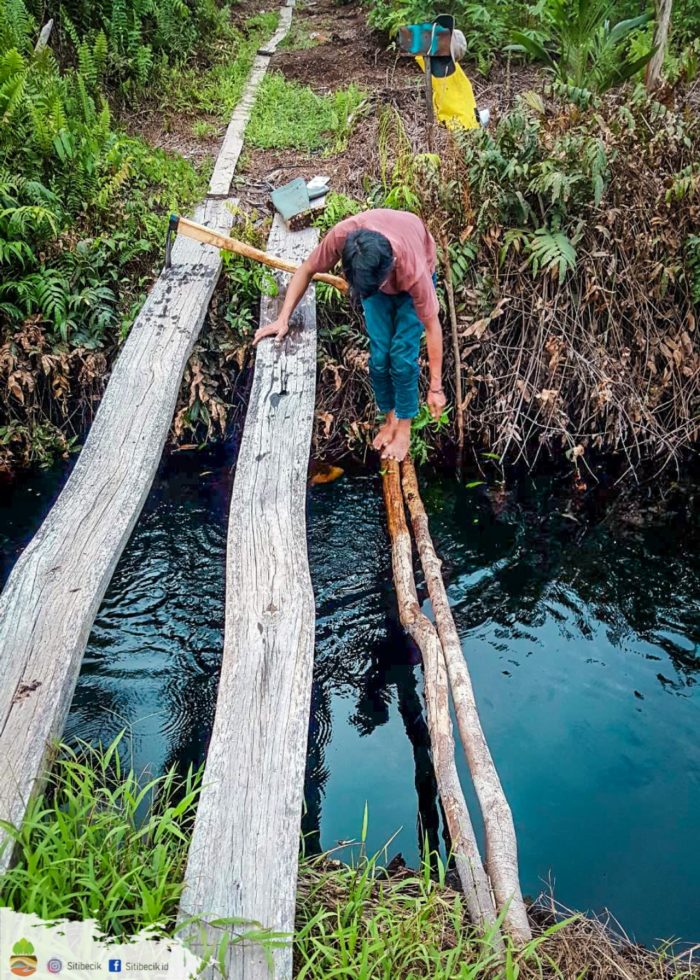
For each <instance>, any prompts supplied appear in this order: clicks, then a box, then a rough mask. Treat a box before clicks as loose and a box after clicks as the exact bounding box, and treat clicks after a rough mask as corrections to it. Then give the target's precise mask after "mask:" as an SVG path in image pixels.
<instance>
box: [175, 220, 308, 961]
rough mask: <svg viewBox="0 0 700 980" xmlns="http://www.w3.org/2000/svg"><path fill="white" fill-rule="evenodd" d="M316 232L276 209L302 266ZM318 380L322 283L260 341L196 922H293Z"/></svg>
mask: <svg viewBox="0 0 700 980" xmlns="http://www.w3.org/2000/svg"><path fill="white" fill-rule="evenodd" d="M316 240H317V232H316V231H315V230H314V229H306V230H304V231H299V232H288V231H286V230H285V228H284V225H283V222H282V220H281V218H279V217H277V218H276V220H275V223H274V224H273V228H272V232H271V234H270V240H269V243H268V248H269V250H270V251H271V252H274V253H275V254H277V255H281V256H283V257H285V258H289V259H292V260H294V261H296V262H300V261H302V260H303V259H304V258H305V257H306V255H307V254H308V252H309V251H310V250H311V248H312V247H313V245H314V244H315V243H316ZM278 276H280V277H281V278H280V281H284V280H286V279H288V277H287V276H284V275H283V274H280V273H278ZM278 304H279V298H278V299H274V300H273V299H264V300H263V303H262V309H261V323H269V322H270V321H271V320H273V319H274V317H275V316H276V312H277V309H278ZM315 379H316V314H315V300H314V295H313V288H312V289H310V290H309V291H308V293H307V294H306V296H305V298H304V300H303V302H302V304H301V305H300V307H299V308H298V310H297V313H296V314H295V320H294V321H293V322H292V326H291V329H290V333H289V334H288V336H287V337H286V338H285V340H284V341H283V342H282V344H278V343H277V342H276V341H275V340H273V339H269V340H264V341H262V342H261V344H260V345H259V347H258V352H257V357H256V364H255V377H254V381H253V386H252V391H251V394H250V402H249V406H248V414H247V416H246V423H245V430H244V433H243V440H242V443H241V449H240V454H239V457H238V463H237V465H236V477H235V481H234V486H233V495H232V499H231V513H230V523H229V531H228V555H227V573H226V576H227V577H226V626H225V638H224V658H223V666H222V672H221V681H220V684H219V694H218V701H217V708H216V717H215V721H214V729H213V733H212V737H211V743H210V746H209V752H208V756H207V765H206V772H205V776H204V790H203V793H202V797H201V799H200V802H199V807H198V811H197V818H196V823H195V828H194V835H193V838H192V844H191V846H190V853H189V861H188V865H187V874H186V879H185V881H186V887H185V893H184V896H183V901H182V906H181V911H182V917H183V918H188V917H189V916H192V915H196V916H201V917H203V918H206V919H214V918H218V917H231V916H237V917H242V918H245V919H247V920H255V921H257V922H259V923H261V924H262V925H263V926H264V927H266V928H272V929H274V930H276V931H282V932H285V933H291V932H292V930H293V925H294V905H295V893H296V877H297V858H298V849H299V828H300V820H301V810H302V792H303V781H304V768H305V759H306V741H307V729H308V722H309V705H310V697H311V676H312V668H313V651H314V620H315V610H314V599H313V592H312V589H311V581H310V576H309V567H308V560H307V550H306V519H305V498H306V481H307V469H308V459H309V449H310V444H311V430H312V423H313V414H314V395H315ZM215 935H216V933H215V931H214V930H212V931H211V934H210V936H211V938H212V939H213V938H214V937H215ZM194 945H198V944H197V943H196V942H195V943H194ZM274 958H275V974H274V975H275V978H276V980H284V978H288V977H291V975H292V955H291V948H285V949H281V950H276V951H275V952H274ZM227 976H230V977H235V978H236V980H262V978H268V977H269V976H270V973H269V970H268V967H267V964H266V961H265V957H264V955H263V953H262V951H261V949H260V947H259V946H254V945H236V946H233V947H231V948H230V950H229V955H228V970H227Z"/></svg>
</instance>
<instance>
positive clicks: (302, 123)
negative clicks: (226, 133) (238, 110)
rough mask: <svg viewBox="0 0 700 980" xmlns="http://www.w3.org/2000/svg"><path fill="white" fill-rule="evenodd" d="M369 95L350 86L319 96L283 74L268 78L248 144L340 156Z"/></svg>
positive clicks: (249, 126) (275, 73) (260, 147)
mask: <svg viewBox="0 0 700 980" xmlns="http://www.w3.org/2000/svg"><path fill="white" fill-rule="evenodd" d="M364 99H365V93H364V92H362V91H361V90H360V89H358V88H357V86H356V85H354V84H353V85H350V86H348V88H346V89H340V90H339V91H337V92H334V93H333V94H332V95H318V94H317V93H316V92H314V91H313V90H312V89H310V88H309V87H308V86H306V85H299V84H298V83H297V82H289V81H287V80H286V79H285V78H284V76H283V75H281V74H280V73H279V72H273V73H271V74H268V75H266V77H265V78H264V79H263V82H262V84H261V86H260V89H259V91H258V96H257V98H256V100H255V105H254V107H253V113H252V116H251V120H250V123H249V124H248V128H247V130H246V142H247V143H248V144H249V145H250V146H256V147H258V148H259V149H286V148H290V147H291V148H294V149H297V150H306V151H307V152H308V151H311V150H318V149H320V148H321V147H324V146H326V147H327V146H329V141H332V142H331V147H330V152H340V151H342V150H343V149H344V148H345V146H346V145H347V140H348V137H349V135H350V131H351V129H352V124H353V120H354V116H355V114H356V112H357V110H358V109H359V107H360V106H361V104H362V102H363V101H364Z"/></svg>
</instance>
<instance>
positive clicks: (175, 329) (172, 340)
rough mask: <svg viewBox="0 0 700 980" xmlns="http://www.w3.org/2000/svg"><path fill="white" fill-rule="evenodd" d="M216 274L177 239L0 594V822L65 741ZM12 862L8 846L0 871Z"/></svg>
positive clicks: (13, 813)
mask: <svg viewBox="0 0 700 980" xmlns="http://www.w3.org/2000/svg"><path fill="white" fill-rule="evenodd" d="M198 213H199V220H201V221H204V223H206V224H209V225H210V226H211V227H212V228H214V229H216V230H218V231H221V232H226V231H227V230H228V228H229V227H230V212H229V210H228V209H227V207H226V202H225V201H211V202H208V203H207V204H206V205H205V206H203V207H202V208H201V209H200V211H199V212H198ZM220 268H221V259H220V257H219V253H218V252H217V251H216V250H215V249H212V248H211V247H209V246H207V245H201V244H199V243H198V242H193V241H191V240H190V239H187V238H180V239H178V240H177V241H176V243H175V245H174V249H173V267H172V268H171V269H167V270H164V271H163V273H162V274H161V276H160V278H159V279H158V280H157V282H156V283H155V285H154V286H153V288H152V290H151V292H150V294H149V296H148V299H147V300H146V303H145V305H144V307H143V309H142V311H141V313H140V314H139V316H138V317H137V319H136V322H135V323H134V325H133V327H132V329H131V333H130V334H129V337H128V339H127V341H126V343H125V344H124V347H123V349H122V352H121V354H120V355H119V357H118V359H117V362H116V364H115V365H114V370H113V372H112V376H111V378H110V381H109V384H108V386H107V390H106V391H105V394H104V397H103V399H102V403H101V405H100V407H99V410H98V412H97V414H96V416H95V420H94V422H93V424H92V427H91V429H90V432H89V434H88V437H87V440H86V442H85V446H84V448H83V449H82V451H81V453H80V456H79V457H78V461H77V463H76V465H75V468H74V470H73V472H72V473H71V475H70V478H69V479H68V482H67V483H66V485H65V487H64V489H63V491H62V493H61V495H60V496H59V498H58V500H57V501H56V503H55V505H54V506H53V508H52V509H51V511H50V512H49V515H48V517H47V518H46V520H45V521H44V523H43V524H42V526H41V528H40V529H39V531H38V532H37V534H36V535H35V536H34V538H33V539H32V541H31V542H30V543H29V545H28V546H27V547H26V549H25V550H24V552H23V553H22V555H21V556H20V558H19V560H18V562H17V564H16V566H15V568H14V569H13V571H12V573H11V575H10V577H9V580H8V582H7V585H6V587H5V589H4V591H3V593H2V596H0V818H2V819H3V820H8V821H10V822H11V823H13V824H15V825H19V823H20V822H21V820H22V818H23V815H24V811H25V809H26V804H27V801H28V799H29V797H30V795H31V794H32V792H33V791H34V790H35V789H36V788H37V786H38V783H39V780H40V778H41V774H42V772H43V770H44V766H45V763H46V759H47V749H48V746H49V743H50V741H51V740H53V739H55V738H57V737H59V736H60V735H61V732H62V729H63V724H64V721H65V717H66V713H67V711H68V708H69V706H70V702H71V697H72V694H73V691H74V688H75V684H76V681H77V678H78V674H79V671H80V663H81V660H82V656H83V652H84V649H85V644H86V643H87V639H88V636H89V634H90V629H91V627H92V623H93V619H94V617H95V614H96V612H97V609H98V607H99V604H100V602H101V601H102V597H103V595H104V593H105V590H106V588H107V586H108V584H109V581H110V578H111V576H112V572H113V571H114V568H115V566H116V564H117V561H118V560H119V556H120V555H121V553H122V549H123V548H124V545H125V544H126V542H127V540H128V538H129V535H130V534H131V531H132V528H133V527H134V524H135V523H136V520H137V518H138V516H139V514H140V512H141V508H142V506H143V503H144V501H145V499H146V495H147V494H148V491H149V489H150V486H151V483H152V480H153V477H154V475H155V472H156V469H157V467H158V463H159V460H160V458H161V453H162V450H163V445H164V443H165V440H166V437H167V434H168V430H169V428H170V424H171V421H172V417H173V411H174V409H175V403H176V400H177V395H178V390H179V387H180V381H181V378H182V373H183V371H184V368H185V364H186V362H187V358H188V356H189V354H190V351H191V350H192V346H193V344H194V342H195V340H196V339H197V336H198V334H199V331H200V328H201V326H202V323H203V321H204V317H205V314H206V311H207V307H208V305H209V300H210V298H211V295H212V293H213V291H214V287H215V286H216V282H217V279H218V277H219V272H220ZM1 840H2V837H1V836H0V841H1ZM9 860H10V849H9V848H5V851H4V854H3V856H2V857H1V858H0V871H2V870H3V869H4V868H5V867H7V864H8V862H9Z"/></svg>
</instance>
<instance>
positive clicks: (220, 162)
mask: <svg viewBox="0 0 700 980" xmlns="http://www.w3.org/2000/svg"><path fill="white" fill-rule="evenodd" d="M291 23H292V7H291V6H284V7H280V19H279V25H278V27H277V30H276V31H275V33H274V34H273V35H272V37H271V38H270V40H269V41H268V42H267V44H266V45H265V46H264V47H263V48H261V49H260V51H259V52H258V54H257V56H256V58H255V61H254V62H253V68H252V70H251V73H250V75H249V76H248V81H247V82H246V87H245V91H244V92H243V95H242V96H241V99H240V102H239V103H238V105H237V106H236V109H235V111H234V113H233V115H232V116H231V121H230V122H229V124H228V128H227V130H226V135H225V136H224V142H223V145H222V147H221V150H220V152H219V156H218V158H217V161H216V166H215V167H214V172H213V174H212V175H211V180H210V182H209V193H210V194H212V195H215V194H228V192H229V189H230V187H231V182H232V180H233V175H234V173H235V170H236V165H237V163H238V158H239V156H240V155H241V150H242V149H243V134H244V132H245V128H246V126H247V125H248V120H249V119H250V114H251V112H252V111H253V105H254V104H255V97H256V95H257V92H258V86H259V85H260V82H261V81H262V80H263V78H264V76H265V72H266V71H267V68H268V65H269V64H270V58H271V57H272V55H273V54H274V52H275V50H276V49H277V45H278V44H279V43H280V41H282V39H283V38H284V37H285V36H286V35H287V33H288V31H289V28H290V26H291Z"/></svg>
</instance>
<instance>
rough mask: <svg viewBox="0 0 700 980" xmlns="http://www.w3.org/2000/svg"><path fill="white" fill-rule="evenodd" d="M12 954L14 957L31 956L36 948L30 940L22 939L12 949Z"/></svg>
mask: <svg viewBox="0 0 700 980" xmlns="http://www.w3.org/2000/svg"><path fill="white" fill-rule="evenodd" d="M12 953H13V955H14V956H31V955H32V954H33V953H34V947H33V946H32V944H31V943H30V942H29V940H28V939H20V940H19V942H16V943H15V944H14V946H13V947H12Z"/></svg>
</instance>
